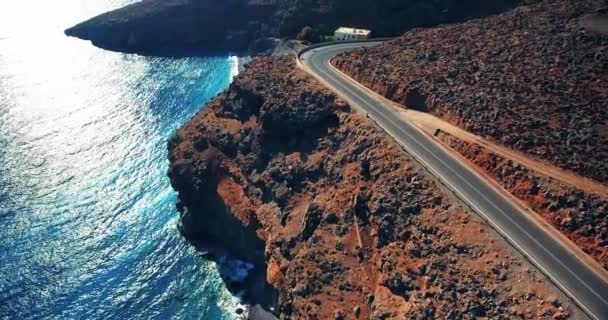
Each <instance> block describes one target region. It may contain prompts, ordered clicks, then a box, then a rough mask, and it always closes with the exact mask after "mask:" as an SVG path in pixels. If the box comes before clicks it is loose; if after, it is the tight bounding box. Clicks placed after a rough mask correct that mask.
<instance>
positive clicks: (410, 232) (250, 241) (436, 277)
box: [169, 57, 568, 319]
mask: <svg viewBox="0 0 608 320" xmlns="http://www.w3.org/2000/svg"><path fill="white" fill-rule="evenodd" d="M169 157H170V161H171V167H170V170H169V176H170V178H171V182H172V184H173V186H174V188H175V189H176V190H177V191H178V192H179V205H178V208H179V211H180V212H181V230H182V232H183V233H184V235H185V236H186V237H188V238H189V239H191V240H204V241H213V242H215V243H219V244H220V245H222V246H224V247H226V248H228V249H229V250H231V251H232V252H234V253H236V254H237V255H239V256H241V257H244V258H248V259H250V260H252V261H255V262H256V263H257V264H258V265H259V266H262V267H264V268H267V282H268V283H269V284H271V285H272V286H274V287H275V288H276V289H277V290H278V292H279V294H280V298H279V301H278V306H277V307H278V308H277V312H278V313H279V315H280V317H281V318H283V319H288V318H289V319H304V318H306V319H403V318H415V317H418V318H446V317H448V318H454V317H456V318H458V317H460V316H470V317H483V316H485V317H489V318H498V317H504V318H511V317H522V318H530V319H532V318H539V317H553V318H554V319H562V318H567V317H568V311H567V310H568V307H567V306H564V307H565V310H566V311H564V309H561V308H560V302H559V301H558V300H559V299H558V298H556V297H558V296H559V295H558V293H557V290H554V289H552V288H550V287H549V286H548V285H547V284H546V283H544V282H543V281H542V280H539V279H540V278H541V277H539V276H538V274H537V273H536V272H535V271H533V269H532V268H531V267H529V266H528V265H527V263H526V262H524V260H523V259H522V258H520V257H519V256H517V255H516V254H514V253H513V252H512V251H511V250H510V249H509V247H507V246H506V245H505V244H504V242H503V241H502V240H500V239H499V238H497V236H495V235H494V233H493V232H491V231H489V230H488V229H487V227H486V226H485V225H484V224H482V223H480V222H478V221H477V220H476V219H475V218H474V217H473V216H471V215H470V214H469V212H468V211H467V210H466V209H465V208H464V207H463V206H462V205H460V204H459V202H458V201H456V200H454V199H453V198H452V196H451V195H450V194H449V193H447V192H445V191H444V190H443V189H442V188H441V187H440V186H439V185H438V184H437V183H436V182H435V181H434V180H433V179H432V178H431V177H429V176H428V175H427V174H426V172H425V171H423V170H422V169H421V168H420V167H419V166H418V165H417V164H416V163H415V162H414V161H413V160H412V158H411V157H410V156H409V155H407V154H406V153H404V152H403V151H402V150H401V149H400V148H399V147H398V146H397V145H396V144H395V143H394V142H392V140H390V139H389V138H387V136H386V135H385V134H384V133H383V132H382V130H381V129H379V128H377V127H375V126H374V125H372V124H371V123H370V122H369V121H368V119H367V118H365V117H364V116H361V115H358V114H355V113H353V112H352V111H351V110H350V108H349V107H348V106H347V105H345V104H344V103H343V102H341V101H340V100H339V99H337V98H336V97H335V96H334V95H332V94H331V93H330V92H328V91H327V90H326V89H323V88H322V87H321V86H320V84H318V83H317V82H316V81H315V80H313V79H312V78H311V77H309V76H307V75H306V74H305V73H303V72H302V71H300V70H299V69H297V68H296V67H295V62H294V58H293V57H283V58H263V59H257V60H254V62H252V64H251V66H250V67H249V68H248V69H247V70H246V71H244V72H243V73H242V74H241V75H239V76H238V77H237V78H236V80H235V81H234V82H233V83H232V85H231V86H230V88H229V89H228V90H227V91H226V92H224V93H222V94H220V95H219V96H218V97H217V98H215V99H214V100H213V101H212V102H210V103H209V104H208V105H207V106H206V107H205V108H204V109H203V110H202V111H200V112H199V113H198V114H197V115H196V116H194V118H193V119H192V120H191V121H190V122H189V123H188V124H186V125H185V126H184V127H182V128H181V129H180V130H179V131H178V132H177V133H176V135H175V137H174V138H173V139H172V140H171V141H170V143H169Z"/></svg>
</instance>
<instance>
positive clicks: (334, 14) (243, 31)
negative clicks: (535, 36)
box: [66, 0, 519, 54]
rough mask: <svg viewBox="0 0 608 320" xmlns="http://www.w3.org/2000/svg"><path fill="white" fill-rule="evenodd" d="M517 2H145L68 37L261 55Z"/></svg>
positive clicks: (139, 49)
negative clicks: (303, 37)
mask: <svg viewBox="0 0 608 320" xmlns="http://www.w3.org/2000/svg"><path fill="white" fill-rule="evenodd" d="M518 3H519V0H501V1H484V0H464V1H450V0H440V1H424V0H407V1H402V0H399V1H395V0H391V1H374V0H329V1H327V0H222V1H216V0H143V1H141V2H137V3H134V4H132V5H129V6H126V7H124V8H121V9H118V10H114V11H111V12H108V13H105V14H102V15H100V16H97V17H95V18H92V19H91V20H88V21H85V22H83V23H81V24H78V25H76V26H74V27H72V28H70V29H68V30H66V34H67V35H70V36H75V37H79V38H82V39H86V40H91V41H92V42H93V43H94V44H95V45H97V46H99V47H102V48H106V49H111V50H116V51H123V52H136V53H144V54H157V53H173V54H174V53H183V52H184V51H185V50H186V51H187V50H204V51H223V52H224V51H234V52H242V51H249V52H251V51H253V52H261V51H264V50H265V49H266V48H267V47H268V46H269V45H270V44H271V43H270V42H269V41H268V39H267V38H268V37H275V38H291V39H293V38H295V37H296V35H297V33H298V32H300V31H301V30H302V28H303V27H304V26H307V25H308V26H312V27H314V28H315V29H316V30H318V31H319V32H320V33H321V34H331V33H333V30H335V29H336V27H338V26H342V25H353V26H358V27H365V28H370V29H372V30H373V31H374V32H375V34H376V35H377V36H394V35H398V34H401V33H403V32H404V31H405V30H407V29H410V28H413V27H421V26H432V25H437V24H440V23H447V22H455V21H462V20H465V19H468V18H471V17H478V16H485V15H488V14H494V13H497V12H501V11H504V10H506V9H509V8H512V7H514V6H515V5H517V4H518Z"/></svg>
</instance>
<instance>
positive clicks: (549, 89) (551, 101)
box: [334, 0, 608, 183]
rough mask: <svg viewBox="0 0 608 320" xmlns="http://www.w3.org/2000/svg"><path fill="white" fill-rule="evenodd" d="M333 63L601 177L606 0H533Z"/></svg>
mask: <svg viewBox="0 0 608 320" xmlns="http://www.w3.org/2000/svg"><path fill="white" fill-rule="evenodd" d="M534 2H536V3H532V4H529V5H527V6H521V7H518V8H517V9H514V10H512V11H509V12H507V13H503V14H500V15H497V16H493V17H489V18H482V19H478V20H473V21H469V22H466V23H461V24H454V25H447V26H441V27H438V28H431V29H416V30H412V31H410V32H408V33H406V34H405V35H403V36H402V37H400V38H398V39H396V40H394V41H391V42H388V43H385V44H383V45H381V46H378V47H374V48H369V49H361V50H357V51H353V52H349V53H346V54H343V55H342V56H340V57H338V58H336V59H335V60H334V64H335V65H336V66H338V68H340V69H341V70H343V71H344V72H346V73H347V74H349V75H351V76H353V77H354V78H355V79H357V80H358V81H360V82H361V83H363V84H365V85H366V86H368V87H369V88H371V89H373V90H375V91H376V92H378V93H380V94H382V95H384V96H386V97H387V98H389V99H392V100H394V101H396V102H399V103H401V104H404V105H406V106H408V107H410V108H413V109H418V110H422V111H427V112H430V113H432V114H433V115H436V116H438V117H440V118H443V119H445V120H448V121H450V122H451V123H453V124H456V125H458V126H460V127H462V128H464V129H466V130H468V131H470V132H473V133H475V134H478V135H481V136H484V137H489V138H491V139H493V140H494V141H497V142H499V143H501V144H504V145H506V146H508V147H511V148H515V149H518V150H521V151H524V152H526V153H527V154H529V155H531V156H533V157H536V158H539V159H541V160H544V161H547V162H550V163H552V164H555V165H557V166H559V167H561V168H564V169H568V170H571V171H574V172H576V173H578V174H581V175H583V176H586V177H590V178H593V179H596V180H597V181H600V182H603V183H606V182H608V161H606V159H607V158H608V112H606V108H607V107H608V33H607V32H608V28H607V27H608V13H607V9H606V8H608V3H607V2H606V1H604V0H551V1H534Z"/></svg>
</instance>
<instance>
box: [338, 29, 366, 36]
mask: <svg viewBox="0 0 608 320" xmlns="http://www.w3.org/2000/svg"><path fill="white" fill-rule="evenodd" d="M336 32H339V33H347V34H361V35H369V34H370V33H371V31H370V30H367V29H355V28H347V27H340V28H338V30H336Z"/></svg>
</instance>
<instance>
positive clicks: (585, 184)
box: [399, 109, 608, 198]
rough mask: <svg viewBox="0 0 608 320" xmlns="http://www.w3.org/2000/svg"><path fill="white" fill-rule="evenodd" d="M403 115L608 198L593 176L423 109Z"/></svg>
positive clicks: (606, 189) (432, 131) (430, 130)
mask: <svg viewBox="0 0 608 320" xmlns="http://www.w3.org/2000/svg"><path fill="white" fill-rule="evenodd" d="M399 114H400V115H401V116H402V117H403V118H404V119H406V120H408V121H410V122H412V123H414V124H415V125H416V126H417V127H418V128H420V129H421V130H423V131H424V132H426V133H428V134H430V135H431V136H433V135H434V134H435V132H436V131H437V130H438V129H439V130H441V131H444V132H446V133H449V134H451V135H453V136H455V137H457V138H460V139H462V140H464V141H466V142H470V143H476V144H479V145H480V146H483V147H484V148H486V149H488V150H489V151H490V152H493V153H495V154H497V155H499V156H501V157H504V158H506V159H509V160H512V161H515V162H517V163H519V164H522V165H524V166H525V167H527V168H528V169H530V170H533V171H534V172H536V173H538V174H540V175H543V176H546V177H549V178H553V179H555V180H558V181H559V182H562V183H565V184H568V185H571V186H573V187H575V188H578V189H580V190H583V191H585V192H588V193H593V194H597V195H599V196H601V197H605V198H608V186H605V185H603V184H601V183H599V182H596V181H593V180H591V179H588V178H585V177H582V176H579V175H577V174H575V173H572V172H569V171H566V170H562V169H560V168H558V167H556V166H554V165H552V164H549V163H545V162H541V161H539V160H535V159H532V158H531V157H529V156H527V155H525V154H523V153H522V152H519V151H516V150H513V149H510V148H507V147H503V146H500V145H498V144H496V143H494V142H492V141H489V140H487V139H484V138H482V137H480V136H477V135H474V134H472V133H470V132H467V131H465V130H463V129H460V128H458V127H457V126H454V125H452V124H450V123H448V122H446V121H444V120H441V119H439V118H437V117H435V116H433V115H430V114H428V113H423V112H419V111H414V110H403V109H402V110H399Z"/></svg>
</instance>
